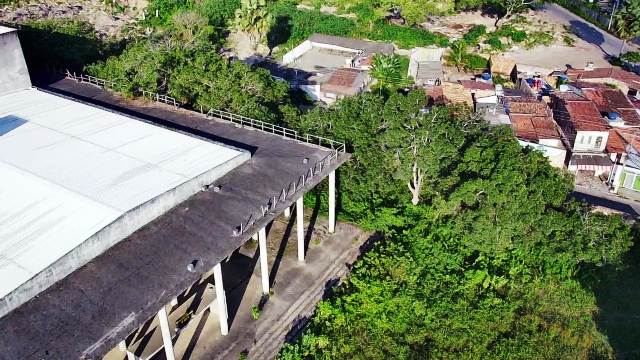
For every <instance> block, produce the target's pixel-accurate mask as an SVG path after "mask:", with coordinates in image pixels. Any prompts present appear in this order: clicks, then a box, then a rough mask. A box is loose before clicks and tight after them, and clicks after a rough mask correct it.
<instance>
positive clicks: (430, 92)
mask: <svg viewBox="0 0 640 360" xmlns="http://www.w3.org/2000/svg"><path fill="white" fill-rule="evenodd" d="M424 92H425V93H426V94H427V96H428V97H429V103H431V104H432V105H433V104H444V93H443V92H442V86H440V85H436V86H426V87H425V89H424Z"/></svg>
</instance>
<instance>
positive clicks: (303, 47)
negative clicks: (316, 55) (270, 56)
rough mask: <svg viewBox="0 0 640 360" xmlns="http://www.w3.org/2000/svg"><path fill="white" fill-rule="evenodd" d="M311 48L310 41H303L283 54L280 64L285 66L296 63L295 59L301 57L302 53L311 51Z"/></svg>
mask: <svg viewBox="0 0 640 360" xmlns="http://www.w3.org/2000/svg"><path fill="white" fill-rule="evenodd" d="M312 47H313V45H311V41H309V40H305V41H303V42H302V44H300V45H298V46H296V47H295V48H293V49H292V50H291V51H289V52H288V53H286V54H284V56H283V57H282V62H283V63H284V64H285V65H287V64H291V63H292V62H294V61H296V59H297V58H299V57H300V56H302V55H303V54H304V53H306V52H307V51H309V50H311V48H312Z"/></svg>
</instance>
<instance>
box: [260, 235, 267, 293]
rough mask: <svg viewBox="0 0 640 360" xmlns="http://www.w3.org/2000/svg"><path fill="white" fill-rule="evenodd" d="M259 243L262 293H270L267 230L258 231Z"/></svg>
mask: <svg viewBox="0 0 640 360" xmlns="http://www.w3.org/2000/svg"><path fill="white" fill-rule="evenodd" d="M258 243H259V247H260V276H261V277H262V292H263V293H265V294H268V293H269V264H268V263H267V231H266V230H265V228H262V229H260V231H258Z"/></svg>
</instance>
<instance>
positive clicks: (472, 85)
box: [460, 80, 494, 90]
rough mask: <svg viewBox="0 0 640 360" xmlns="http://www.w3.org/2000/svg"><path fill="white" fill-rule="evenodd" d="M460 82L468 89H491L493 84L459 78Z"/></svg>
mask: <svg viewBox="0 0 640 360" xmlns="http://www.w3.org/2000/svg"><path fill="white" fill-rule="evenodd" d="M460 84H462V86H464V87H465V88H467V89H470V90H493V89H494V86H493V84H490V83H486V82H483V81H475V80H460Z"/></svg>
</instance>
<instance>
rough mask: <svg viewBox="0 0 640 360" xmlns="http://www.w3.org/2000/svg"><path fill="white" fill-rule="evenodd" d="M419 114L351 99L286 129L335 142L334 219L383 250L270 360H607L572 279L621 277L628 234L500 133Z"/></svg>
mask: <svg viewBox="0 0 640 360" xmlns="http://www.w3.org/2000/svg"><path fill="white" fill-rule="evenodd" d="M425 104H426V98H425V96H424V94H423V93H422V92H411V93H409V94H408V95H402V94H396V93H393V94H391V95H389V96H388V97H385V96H383V95H381V94H363V95H360V96H358V97H355V98H350V99H344V100H342V101H340V102H339V103H338V104H336V106H334V107H332V108H328V109H316V110H313V111H311V112H310V113H308V114H307V115H304V116H302V117H300V118H299V119H298V122H297V124H298V126H300V127H302V128H307V127H311V126H313V127H314V129H315V130H316V131H323V132H324V133H325V134H327V135H331V136H335V137H338V138H342V139H346V140H347V142H348V144H349V147H350V151H352V152H353V154H354V158H353V160H352V161H351V162H350V163H349V164H346V165H345V166H343V167H342V168H341V173H340V184H341V189H340V193H339V194H340V196H341V198H340V203H341V204H342V209H343V210H342V214H343V216H345V217H346V218H348V219H350V220H352V221H356V222H358V223H359V224H361V225H363V226H365V227H368V228H370V229H375V230H377V231H379V232H381V233H382V234H384V235H385V240H384V241H382V242H381V243H379V244H378V245H377V246H376V247H375V248H374V249H373V250H372V251H370V252H369V253H368V254H367V255H366V256H365V257H364V259H363V260H361V261H360V262H358V263H356V266H355V269H354V271H353V272H352V274H351V275H350V277H349V278H348V280H347V281H346V283H345V284H344V285H343V286H341V287H340V288H339V289H338V290H337V291H336V293H335V294H334V295H333V296H332V297H330V298H329V299H327V300H325V301H323V302H321V304H320V305H319V307H318V310H317V312H316V315H315V316H314V318H313V319H312V320H311V323H310V325H309V327H308V328H307V329H306V331H305V332H304V335H303V336H302V338H301V339H300V340H299V341H297V342H295V343H293V344H289V345H286V346H285V348H284V349H283V350H282V352H281V354H280V357H281V358H282V359H300V358H305V359H308V358H316V359H328V358H352V359H388V358H399V359H422V358H434V359H440V358H442V359H450V358H464V359H486V358H509V359H531V358H538V359H539V358H543V359H564V358H571V359H589V358H610V357H612V349H611V346H610V345H609V343H608V340H607V338H606V336H605V335H603V334H602V333H600V332H599V330H598V328H597V326H596V324H595V321H594V315H595V313H596V312H597V305H596V303H595V298H594V295H593V293H592V291H591V290H590V289H589V287H588V286H587V285H585V283H584V282H583V281H582V279H584V278H588V277H589V275H590V274H592V272H593V271H594V269H596V268H603V267H613V268H615V267H616V266H620V264H621V263H622V259H623V255H624V254H625V253H626V252H627V251H628V250H629V248H630V246H631V239H632V234H631V230H630V228H629V226H628V225H627V224H626V223H625V222H624V221H623V219H622V218H621V217H619V216H606V215H602V214H598V213H593V212H591V211H590V208H589V207H587V206H585V205H582V204H579V203H577V202H575V201H574V200H572V199H571V197H570V196H569V194H570V192H571V190H572V188H573V183H572V178H571V176H570V175H568V174H566V173H564V172H562V171H560V170H558V169H555V168H552V167H551V166H550V165H549V164H548V161H547V159H546V158H544V157H543V156H542V155H541V154H540V153H538V152H537V151H534V150H532V149H531V148H522V147H521V146H520V145H519V144H518V143H517V142H516V141H515V139H514V138H513V135H512V133H511V130H510V129H509V128H507V127H490V126H488V125H487V124H486V123H484V122H483V121H480V120H478V119H475V118H474V116H472V115H471V114H470V112H469V110H468V109H465V108H458V107H446V108H445V107H434V108H431V109H425ZM416 167H417V168H418V169H421V175H422V183H421V185H420V186H419V187H416V186H414V185H410V186H407V182H409V183H411V182H413V181H414V177H413V169H414V168H416ZM408 188H409V189H408ZM416 189H419V199H418V200H419V201H417V202H416V201H413V200H415V197H414V196H415V193H414V191H415V190H416Z"/></svg>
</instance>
